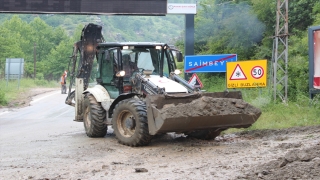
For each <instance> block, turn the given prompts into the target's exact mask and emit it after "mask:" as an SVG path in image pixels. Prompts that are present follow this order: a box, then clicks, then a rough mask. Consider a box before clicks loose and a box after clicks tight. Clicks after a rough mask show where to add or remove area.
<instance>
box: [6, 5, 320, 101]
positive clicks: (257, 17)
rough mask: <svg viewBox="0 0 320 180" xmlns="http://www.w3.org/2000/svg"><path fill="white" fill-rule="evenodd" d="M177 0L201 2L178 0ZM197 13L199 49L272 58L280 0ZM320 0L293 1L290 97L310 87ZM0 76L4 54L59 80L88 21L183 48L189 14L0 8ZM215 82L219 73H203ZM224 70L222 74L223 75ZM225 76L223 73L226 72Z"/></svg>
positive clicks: (125, 36) (109, 35)
mask: <svg viewBox="0 0 320 180" xmlns="http://www.w3.org/2000/svg"><path fill="white" fill-rule="evenodd" d="M169 2H174V3H182V2H184V3H196V1H193V0H189V1H188V0H180V1H178V0H175V1H169ZM197 6H198V13H197V15H196V16H195V54H224V53H228V54H229V53H235V54H238V59H239V60H248V59H267V60H271V57H272V47H273V38H272V37H273V36H274V31H275V21H276V0H234V1H230V0H201V1H197ZM319 14H320V2H319V1H318V0H300V1H295V2H293V1H290V2H289V33H290V37H289V59H290V60H289V87H290V91H289V93H290V98H292V99H296V97H297V96H298V95H299V94H303V95H307V92H308V39H307V29H308V27H310V26H314V25H319V24H320V15H319ZM0 22H1V23H0V33H1V35H0V50H1V53H0V77H1V78H3V77H4V68H5V59H6V58H16V57H22V58H24V59H25V74H24V77H28V78H33V72H34V68H33V66H34V64H33V63H34V52H36V57H35V58H36V61H37V63H36V72H37V78H42V79H46V80H58V79H59V77H60V75H61V72H63V70H64V69H66V68H67V67H68V63H69V56H70V55H71V53H72V47H73V43H74V42H76V41H77V40H78V39H79V37H80V32H81V29H82V28H83V26H84V25H85V24H87V23H96V24H100V25H102V26H103V35H104V38H105V40H106V41H158V42H167V43H169V44H175V45H177V46H178V47H180V49H181V50H183V49H184V48H183V44H184V43H183V42H184V16H183V15H167V16H109V15H59V14H0ZM201 76H202V78H204V81H205V82H210V81H212V80H213V79H214V78H216V76H217V75H215V74H203V75H201ZM219 76H220V75H219ZM222 78H223V75H222Z"/></svg>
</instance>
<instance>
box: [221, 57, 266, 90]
mask: <svg viewBox="0 0 320 180" xmlns="http://www.w3.org/2000/svg"><path fill="white" fill-rule="evenodd" d="M267 72H268V71H267V60H266V59H263V60H248V61H237V62H227V88H254V87H259V88H261V87H267V74H268V73H267Z"/></svg>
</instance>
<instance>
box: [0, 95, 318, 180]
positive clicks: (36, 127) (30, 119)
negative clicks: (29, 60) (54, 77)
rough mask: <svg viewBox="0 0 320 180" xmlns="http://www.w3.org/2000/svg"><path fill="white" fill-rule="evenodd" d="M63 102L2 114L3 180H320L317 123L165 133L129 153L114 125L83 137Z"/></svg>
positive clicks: (44, 99)
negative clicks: (205, 136) (210, 135)
mask: <svg viewBox="0 0 320 180" xmlns="http://www.w3.org/2000/svg"><path fill="white" fill-rule="evenodd" d="M65 98H66V95H62V94H60V92H59V90H56V91H51V92H48V93H45V94H41V95H38V96H35V97H33V101H32V102H31V104H30V106H26V107H23V108H19V109H5V108H2V109H0V179H75V180H77V179H320V126H314V127H300V128H291V129H284V130H260V131H249V132H242V133H236V134H224V135H222V136H219V137H217V138H216V139H215V140H211V141H205V140H197V139H192V138H188V137H185V136H183V135H177V134H166V135H163V136H157V137H155V138H154V139H153V140H152V142H151V143H150V144H149V146H146V147H137V148H132V147H127V146H124V145H121V144H118V143H117V140H116V138H115V136H114V135H113V133H112V129H111V127H109V129H108V134H107V135H106V136H105V137H104V138H88V137H87V136H86V135H85V132H84V128H83V124H82V123H79V122H74V121H73V118H74V111H73V107H70V106H67V105H65V104H64V100H65Z"/></svg>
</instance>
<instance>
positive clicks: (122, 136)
mask: <svg viewBox="0 0 320 180" xmlns="http://www.w3.org/2000/svg"><path fill="white" fill-rule="evenodd" d="M112 127H113V130H114V134H115V135H116V137H117V139H118V141H119V143H121V144H124V145H127V146H144V145H147V144H149V143H150V141H151V138H152V136H151V135H150V134H149V129H148V120H147V108H146V104H145V102H143V101H140V100H138V99H127V100H123V101H120V102H119V103H118V104H117V106H116V107H115V109H114V111H113V116H112Z"/></svg>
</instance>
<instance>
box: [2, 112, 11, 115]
mask: <svg viewBox="0 0 320 180" xmlns="http://www.w3.org/2000/svg"><path fill="white" fill-rule="evenodd" d="M8 112H9V111H4V112H2V113H0V115H2V114H6V113H8Z"/></svg>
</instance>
